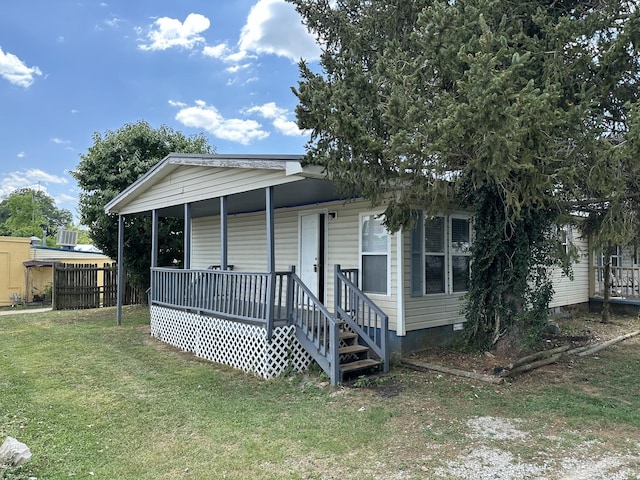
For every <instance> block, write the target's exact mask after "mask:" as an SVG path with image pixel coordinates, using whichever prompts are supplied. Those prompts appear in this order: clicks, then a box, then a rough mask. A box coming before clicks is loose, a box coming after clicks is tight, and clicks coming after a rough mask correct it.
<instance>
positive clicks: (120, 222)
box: [116, 215, 124, 325]
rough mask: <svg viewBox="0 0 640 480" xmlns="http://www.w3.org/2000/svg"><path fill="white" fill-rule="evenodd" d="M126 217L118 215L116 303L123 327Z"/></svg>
mask: <svg viewBox="0 0 640 480" xmlns="http://www.w3.org/2000/svg"><path fill="white" fill-rule="evenodd" d="M123 256H124V216H123V215H118V285H117V288H118V291H117V295H118V300H117V302H116V321H117V323H118V325H122V303H123V301H124V258H123Z"/></svg>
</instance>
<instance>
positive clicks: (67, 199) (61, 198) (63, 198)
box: [53, 193, 78, 205]
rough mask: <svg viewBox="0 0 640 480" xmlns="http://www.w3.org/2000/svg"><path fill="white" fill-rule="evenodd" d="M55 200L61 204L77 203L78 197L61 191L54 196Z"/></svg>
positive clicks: (57, 203)
mask: <svg viewBox="0 0 640 480" xmlns="http://www.w3.org/2000/svg"><path fill="white" fill-rule="evenodd" d="M53 201H54V202H55V203H56V205H60V204H62V203H77V201H78V199H77V198H76V197H74V196H71V195H67V194H66V193H61V194H59V195H56V196H55V197H53Z"/></svg>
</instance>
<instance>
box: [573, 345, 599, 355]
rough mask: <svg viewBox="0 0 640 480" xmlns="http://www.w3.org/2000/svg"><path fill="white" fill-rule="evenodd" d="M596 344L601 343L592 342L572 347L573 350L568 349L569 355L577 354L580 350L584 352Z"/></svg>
mask: <svg viewBox="0 0 640 480" xmlns="http://www.w3.org/2000/svg"><path fill="white" fill-rule="evenodd" d="M596 345H600V344H599V343H592V344H591V345H583V346H582V347H576V348H572V349H571V350H567V352H566V354H567V355H577V354H578V353H580V352H584V351H585V350H589V349H590V348H593V347H594V346H596Z"/></svg>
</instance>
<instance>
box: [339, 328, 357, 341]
mask: <svg viewBox="0 0 640 480" xmlns="http://www.w3.org/2000/svg"><path fill="white" fill-rule="evenodd" d="M352 338H358V334H357V333H353V332H348V331H346V330H341V331H340V340H350V339H352Z"/></svg>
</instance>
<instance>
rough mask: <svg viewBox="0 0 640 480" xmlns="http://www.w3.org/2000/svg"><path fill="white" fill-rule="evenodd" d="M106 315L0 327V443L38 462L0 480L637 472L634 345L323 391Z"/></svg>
mask: <svg viewBox="0 0 640 480" xmlns="http://www.w3.org/2000/svg"><path fill="white" fill-rule="evenodd" d="M114 317H115V312H114V310H113V309H102V310H93V311H79V312H48V313H34V314H21V315H12V316H0V442H1V441H2V440H4V438H5V437H6V436H7V435H11V436H13V437H16V438H17V439H18V440H20V441H22V442H24V443H26V444H27V445H28V446H29V447H30V448H31V451H32V452H33V459H32V460H31V461H30V462H29V463H27V464H25V465H23V466H22V467H20V468H17V469H6V468H4V469H2V468H0V478H7V479H17V478H24V479H28V478H37V479H39V480H44V479H61V478H70V477H71V478H73V477H77V478H103V479H175V478H191V479H199V478H204V479H208V478H211V479H216V478H230V479H253V478H256V479H261V478H264V479H267V478H268V479H280V478H291V479H295V478H318V479H320V478H336V479H338V478H360V479H362V478H364V479H366V478H372V479H373V478H401V479H406V478H466V477H464V475H462V476H460V475H461V474H456V473H452V470H451V469H449V470H447V465H448V463H447V462H448V461H458V462H463V461H465V454H466V452H468V451H469V449H473V448H474V447H475V446H477V445H480V444H482V445H487V444H490V445H492V446H493V447H495V448H496V449H499V450H500V451H507V452H509V453H510V454H511V455H515V456H516V457H517V458H518V459H519V460H518V461H519V462H522V463H527V464H528V463H532V464H536V465H537V464H542V463H544V462H546V464H548V465H549V468H551V470H549V471H548V472H547V473H548V478H562V477H560V476H558V477H556V476H554V475H556V474H558V475H560V473H561V472H562V468H564V467H562V465H563V461H564V460H566V459H567V458H571V459H572V460H573V459H575V458H578V460H579V459H580V458H582V457H580V456H581V455H582V453H579V452H584V451H585V450H584V449H585V448H587V451H588V453H589V458H603V456H605V455H606V456H607V458H609V457H611V456H613V457H615V458H618V459H623V460H621V462H622V463H621V465H622V466H620V465H619V466H618V467H619V468H625V469H630V470H629V471H631V472H634V469H635V468H638V463H637V458H635V457H633V455H632V452H633V451H634V449H635V451H636V452H637V450H638V442H639V440H638V439H640V376H639V375H638V372H640V351H639V347H640V341H638V340H636V339H632V340H629V341H627V342H625V343H623V344H620V345H619V346H616V347H611V348H610V349H608V350H605V351H603V352H600V354H599V355H598V357H597V358H592V357H588V358H585V359H580V360H576V361H575V362H572V364H560V365H558V366H556V367H555V368H554V369H551V370H546V371H540V372H537V373H533V374H530V375H527V376H524V377H522V378H520V379H517V380H516V381H514V382H513V383H511V384H507V385H501V386H495V385H490V384H478V383H474V382H473V381H471V380H465V379H460V378H454V377H448V376H443V375H439V374H435V373H434V374H429V373H417V372H412V371H408V370H404V369H402V368H400V367H395V368H392V371H391V373H390V374H389V375H387V376H384V377H380V378H377V379H374V380H373V381H372V382H370V384H369V387H367V388H331V387H330V386H329V385H328V384H327V382H326V380H325V379H324V378H323V377H322V376H320V375H319V374H318V373H311V374H309V375H296V376H289V377H285V378H281V379H277V380H272V381H263V380H260V379H257V378H255V377H253V376H251V375H246V374H243V373H242V372H239V371H236V370H233V369H230V368H227V367H223V366H220V365H217V364H213V363H209V362H206V361H202V360H199V359H197V358H195V357H194V356H192V355H190V354H186V353H182V352H179V351H177V350H175V349H173V348H170V347H167V346H165V345H163V344H161V343H159V342H157V341H156V340H154V339H152V338H150V337H149V333H148V322H149V317H148V311H147V310H145V309H142V308H138V307H133V308H128V309H125V317H124V322H123V325H122V326H120V327H118V326H116V325H115V320H114ZM636 326H637V324H636ZM632 327H633V325H631V324H630V325H629V329H628V331H630V330H631V328H632ZM362 383H365V382H362ZM476 417H483V418H484V417H496V418H504V419H509V420H510V421H513V422H517V423H516V424H517V426H518V428H519V429H521V430H522V431H525V432H526V433H527V435H528V440H527V441H524V440H523V441H519V440H518V441H513V440H500V439H499V438H497V437H496V438H489V439H488V440H487V439H486V438H485V439H482V438H480V439H479V438H477V436H474V433H473V431H472V430H470V428H471V427H470V426H469V425H470V423H469V419H474V418H476ZM485 434H486V435H489V436H490V433H488V434H487V433H486V432H485ZM543 460H544V462H543ZM584 461H587V460H586V459H585V460H584ZM541 462H542V463H541ZM565 463H566V462H565ZM625 471H626V470H625ZM447 472H448V473H447ZM558 472H560V473H558ZM609 473H610V472H609ZM635 474H636V473H633V474H630V475H631V476H627V477H620V478H638V477H636V476H633V475H635ZM505 475H506V474H505ZM469 478H474V477H469ZM493 478H501V477H499V475H498V476H496V475H494V476H493ZM503 478H508V477H506V476H505V477H503ZM521 478H528V477H521ZM531 478H535V477H531ZM603 478H606V477H603Z"/></svg>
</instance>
